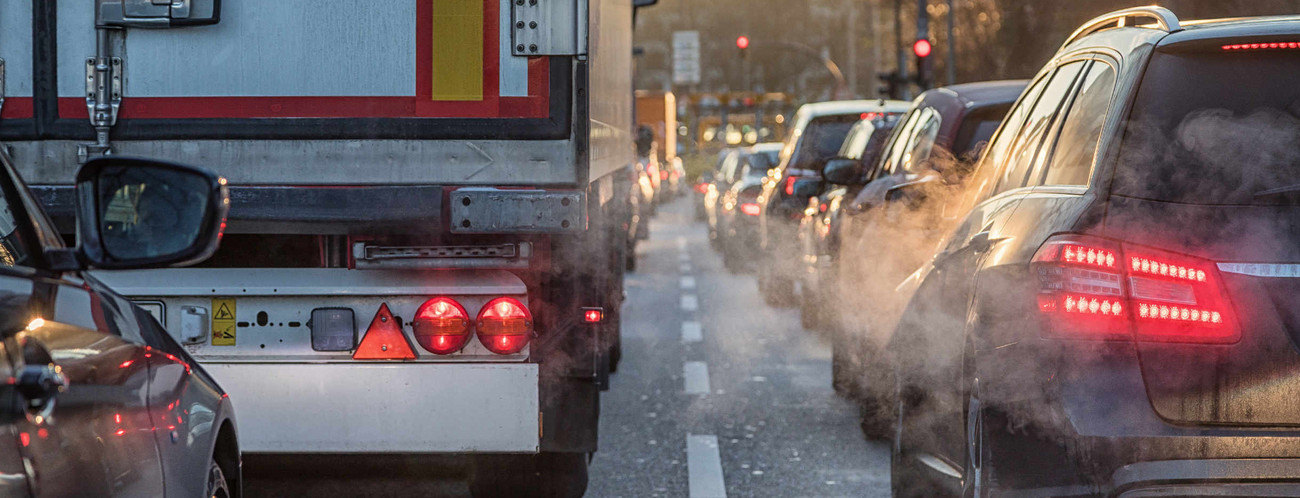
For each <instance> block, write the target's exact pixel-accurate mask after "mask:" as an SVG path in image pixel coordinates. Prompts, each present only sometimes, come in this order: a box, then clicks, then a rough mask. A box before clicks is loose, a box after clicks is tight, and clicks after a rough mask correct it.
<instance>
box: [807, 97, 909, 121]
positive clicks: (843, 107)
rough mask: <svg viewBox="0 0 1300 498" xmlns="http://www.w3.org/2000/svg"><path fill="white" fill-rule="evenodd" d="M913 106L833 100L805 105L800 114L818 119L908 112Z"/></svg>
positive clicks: (889, 101)
mask: <svg viewBox="0 0 1300 498" xmlns="http://www.w3.org/2000/svg"><path fill="white" fill-rule="evenodd" d="M911 106H912V104H911V103H909V102H907V101H904V100H885V99H877V100H832V101H829V102H814V103H811V104H804V105H802V106H800V107H799V114H802V115H805V116H808V117H810V118H816V117H821V116H831V115H836V114H852V113H855V112H873V111H875V112H880V111H884V112H907V109H908V108H909V107H911Z"/></svg>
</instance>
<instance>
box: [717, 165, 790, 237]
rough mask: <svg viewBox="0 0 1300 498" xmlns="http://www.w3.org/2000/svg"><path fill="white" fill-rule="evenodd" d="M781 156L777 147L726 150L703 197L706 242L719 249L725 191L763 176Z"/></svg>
mask: <svg viewBox="0 0 1300 498" xmlns="http://www.w3.org/2000/svg"><path fill="white" fill-rule="evenodd" d="M780 154H781V144H780V143H776V142H773V143H762V144H757V145H754V146H751V147H742V148H736V149H728V150H727V151H726V153H725V154H723V155H722V157H721V158H720V159H719V160H718V168H717V170H716V171H714V172H713V173H712V180H713V181H712V182H711V183H710V184H709V188H708V189H707V190H706V191H705V193H704V196H703V197H704V201H703V203H704V218H705V221H707V222H708V225H709V241H710V242H712V243H713V245H714V247H717V248H721V247H722V244H721V235H720V234H722V230H723V229H722V227H721V224H722V222H721V221H720V220H721V217H722V215H723V214H722V205H723V204H722V202H723V198H724V197H726V195H727V193H728V191H730V190H731V189H732V187H734V186H736V184H737V183H741V182H744V181H745V180H746V179H748V178H750V177H753V176H758V177H762V176H763V175H766V174H767V171H768V170H769V169H772V168H773V167H775V166H776V163H777V160H778V158H779V156H780Z"/></svg>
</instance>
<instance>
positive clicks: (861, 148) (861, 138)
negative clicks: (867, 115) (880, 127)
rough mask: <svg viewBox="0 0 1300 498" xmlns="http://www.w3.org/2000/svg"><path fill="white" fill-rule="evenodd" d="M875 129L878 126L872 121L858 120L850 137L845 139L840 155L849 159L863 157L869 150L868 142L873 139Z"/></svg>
mask: <svg viewBox="0 0 1300 498" xmlns="http://www.w3.org/2000/svg"><path fill="white" fill-rule="evenodd" d="M875 130H876V127H875V126H872V125H871V121H867V120H863V121H860V122H858V124H856V125H854V126H853V130H852V131H850V132H849V136H848V138H845V139H844V145H843V146H841V147H840V153H839V156H840V157H843V158H847V159H862V154H863V153H864V152H866V151H867V143H868V142H870V141H871V135H872V133H873V132H874V131H875Z"/></svg>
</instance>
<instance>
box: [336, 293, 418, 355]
mask: <svg viewBox="0 0 1300 498" xmlns="http://www.w3.org/2000/svg"><path fill="white" fill-rule="evenodd" d="M352 359H354V360H414V359H415V350H414V349H412V348H411V343H410V341H407V339H406V334H404V333H402V324H400V323H397V320H396V319H394V318H393V313H392V312H391V311H388V304H387V303H385V304H381V305H379V311H377V312H375V318H373V319H371V320H370V327H369V328H367V329H366V335H365V337H362V338H361V344H358V345H357V351H356V352H355V353H352Z"/></svg>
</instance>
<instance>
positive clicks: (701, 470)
mask: <svg viewBox="0 0 1300 498" xmlns="http://www.w3.org/2000/svg"><path fill="white" fill-rule="evenodd" d="M686 472H687V479H688V481H689V483H690V493H691V495H690V496H691V498H727V486H726V484H725V483H724V481H723V480H722V455H721V454H720V453H719V452H718V437H717V436H714V435H697V434H687V435H686Z"/></svg>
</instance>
